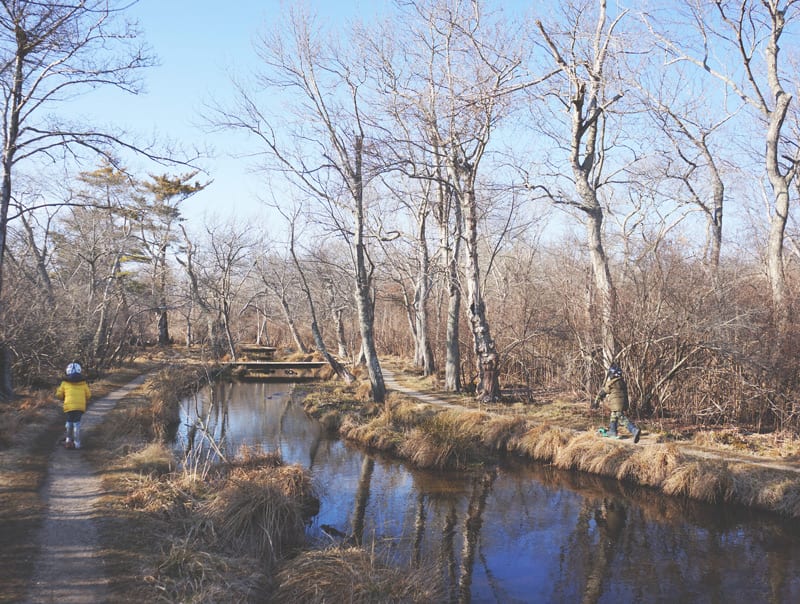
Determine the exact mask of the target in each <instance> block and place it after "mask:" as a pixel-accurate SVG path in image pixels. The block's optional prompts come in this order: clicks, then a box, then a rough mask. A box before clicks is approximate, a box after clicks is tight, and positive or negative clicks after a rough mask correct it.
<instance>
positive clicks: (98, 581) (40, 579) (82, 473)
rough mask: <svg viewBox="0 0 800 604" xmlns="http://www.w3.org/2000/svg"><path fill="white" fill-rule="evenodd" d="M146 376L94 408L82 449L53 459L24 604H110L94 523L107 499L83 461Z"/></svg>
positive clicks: (58, 452) (86, 419)
mask: <svg viewBox="0 0 800 604" xmlns="http://www.w3.org/2000/svg"><path fill="white" fill-rule="evenodd" d="M145 377H146V376H144V375H142V376H139V377H137V378H136V379H134V380H133V381H131V382H129V383H128V384H126V385H125V386H123V387H122V388H120V389H118V390H116V391H114V392H112V393H111V394H109V395H108V396H105V397H103V398H100V399H98V400H96V401H94V402H93V403H91V404H90V406H89V409H88V411H87V412H86V413H85V414H84V416H83V419H82V421H81V437H82V438H81V441H82V442H83V444H84V449H81V450H67V449H65V448H64V447H63V446H62V445H61V444H59V445H58V446H56V447H55V448H54V450H53V453H52V455H51V457H50V462H49V465H48V471H47V480H46V481H45V484H44V487H43V490H42V498H43V500H44V502H45V505H46V512H45V514H46V515H45V519H44V522H43V523H42V526H41V528H40V529H39V532H38V534H37V536H36V540H37V551H38V552H39V557H38V559H37V560H36V562H35V566H34V571H33V578H32V580H31V584H30V587H29V589H28V596H27V598H26V599H25V602H29V603H37V604H38V603H51V602H54V603H59V604H64V603H67V604H73V603H74V604H86V603H88V602H93V603H94V602H108V601H109V594H108V577H107V576H106V572H105V565H104V560H103V558H102V555H101V554H102V552H101V551H100V546H99V537H98V529H97V521H96V519H97V518H98V517H99V515H100V514H101V513H102V512H100V511H98V509H97V507H98V503H99V501H100V497H101V496H102V495H103V494H104V493H103V488H102V484H101V481H100V478H99V477H98V476H97V475H95V473H94V469H93V468H92V465H91V464H90V463H89V462H88V461H87V459H86V458H85V456H84V451H85V448H86V447H89V448H91V447H92V437H93V432H94V430H95V429H96V426H97V425H99V424H100V423H101V422H102V420H103V418H104V417H105V415H106V414H107V413H108V412H109V411H110V410H111V409H113V408H114V407H115V406H116V404H117V402H118V401H119V400H120V399H122V398H124V397H125V396H126V395H127V394H129V393H130V392H131V391H132V390H134V389H135V388H137V387H138V386H140V385H141V384H142V383H143V382H144V380H145Z"/></svg>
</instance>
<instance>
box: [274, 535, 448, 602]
mask: <svg viewBox="0 0 800 604" xmlns="http://www.w3.org/2000/svg"><path fill="white" fill-rule="evenodd" d="M276 584H277V588H276V590H275V591H274V593H273V594H272V598H271V599H270V601H272V602H275V603H276V604H282V603H286V604H300V603H302V604H323V603H325V602H347V603H349V604H371V603H373V602H386V603H392V602H397V603H400V602H403V603H415V602H419V603H421V604H422V603H425V604H427V603H429V602H442V601H445V598H444V596H445V594H444V593H443V591H442V589H441V587H440V586H439V585H440V582H439V581H437V579H436V576H435V574H434V569H433V568H432V567H431V566H421V567H420V568H418V569H408V568H395V567H393V566H392V565H391V564H389V563H387V562H386V561H385V560H382V559H380V558H379V557H378V556H377V555H376V554H375V553H373V552H368V551H365V550H364V549H360V548H346V549H328V550H322V551H310V552H304V553H303V554H301V555H299V556H297V557H296V558H294V559H292V560H290V561H288V562H286V563H284V564H283V565H282V567H281V568H280V570H279V572H278V573H277V575H276Z"/></svg>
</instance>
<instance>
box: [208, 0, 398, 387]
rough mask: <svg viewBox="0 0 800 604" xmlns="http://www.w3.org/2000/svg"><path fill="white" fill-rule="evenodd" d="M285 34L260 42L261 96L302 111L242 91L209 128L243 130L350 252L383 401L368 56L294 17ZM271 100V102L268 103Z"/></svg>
mask: <svg viewBox="0 0 800 604" xmlns="http://www.w3.org/2000/svg"><path fill="white" fill-rule="evenodd" d="M284 25H285V29H283V30H282V31H276V32H273V33H272V34H267V35H264V36H262V37H261V39H260V40H259V44H258V48H257V52H258V55H259V58H260V59H261V62H262V66H263V71H262V73H260V74H259V76H258V78H257V83H258V85H259V87H261V88H262V89H268V90H273V91H275V90H277V91H280V93H281V94H284V95H285V96H284V97H283V98H284V99H286V100H287V101H290V102H292V103H293V106H294V108H295V110H296V111H297V115H296V119H295V120H294V121H291V120H288V119H287V115H286V114H285V113H281V114H280V115H271V114H270V113H269V104H267V103H261V102H259V99H258V98H257V97H256V96H255V95H254V93H253V92H252V91H250V90H247V89H246V88H245V87H244V86H241V85H237V92H238V98H239V106H238V107H237V108H235V109H233V110H228V109H223V108H217V109H216V116H215V117H213V118H212V121H213V122H214V123H215V124H216V125H217V126H219V127H226V128H232V129H240V130H243V131H245V132H247V133H249V134H251V135H252V136H254V137H255V138H256V140H257V141H258V142H259V143H260V144H262V145H263V146H264V156H265V158H266V160H267V163H268V164H269V166H268V169H270V170H274V171H276V172H279V173H282V174H284V175H285V176H287V177H288V178H289V179H290V181H291V182H292V183H293V184H294V185H295V186H297V187H298V188H299V190H300V191H302V193H303V194H304V195H307V196H310V197H312V198H313V199H314V200H315V201H316V205H315V206H314V208H313V211H314V212H315V214H316V215H317V216H319V217H320V218H321V220H323V222H324V223H325V224H327V225H328V226H329V228H331V229H333V230H334V231H335V232H337V233H338V235H339V236H340V237H342V238H343V239H344V240H345V241H347V243H348V244H349V246H350V249H351V253H352V260H353V280H354V292H355V300H356V308H357V312H358V322H359V329H360V332H361V343H362V350H363V351H364V355H365V358H366V364H367V372H368V374H369V379H370V384H371V387H372V397H373V399H374V400H375V401H376V402H383V400H384V398H385V396H386V385H385V383H384V380H383V374H382V372H381V368H380V362H379V360H378V355H377V349H376V345H375V336H374V308H373V295H372V288H373V270H374V267H373V266H372V263H371V259H370V256H369V246H368V237H369V233H368V232H367V231H366V227H367V221H368V215H369V199H368V196H367V187H368V186H369V184H370V182H371V180H372V178H373V176H374V175H375V174H374V173H373V172H372V171H371V170H370V167H371V165H370V163H369V159H370V157H371V153H372V150H371V146H370V145H371V144H370V141H369V139H368V133H367V130H368V128H369V119H368V117H367V116H366V115H365V114H364V108H365V106H364V105H365V101H364V98H363V96H364V93H365V89H366V86H365V84H364V82H365V80H366V79H367V78H368V75H369V74H368V71H367V70H365V69H364V66H363V57H360V56H359V55H358V54H357V53H355V51H356V50H357V49H358V45H357V44H353V45H352V46H351V49H352V50H353V51H354V52H353V53H351V54H350V55H348V54H347V53H346V52H345V51H344V50H343V48H342V46H340V45H338V44H336V43H334V42H332V41H331V42H328V43H325V42H324V41H323V38H322V34H321V33H320V32H318V31H317V30H316V29H315V23H314V20H313V19H312V18H311V17H309V16H308V15H305V14H302V13H300V12H296V11H293V12H292V13H291V18H290V20H289V22H288V23H285V24H284ZM270 101H272V99H270Z"/></svg>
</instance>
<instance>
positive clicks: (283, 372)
mask: <svg viewBox="0 0 800 604" xmlns="http://www.w3.org/2000/svg"><path fill="white" fill-rule="evenodd" d="M325 365H327V363H325V362H324V361H229V362H227V363H223V366H224V367H226V368H228V369H230V371H231V372H232V373H234V374H235V375H237V376H238V377H241V378H243V379H251V380H282V381H289V380H293V381H300V380H310V379H315V378H316V376H315V375H314V374H313V371H314V370H315V369H320V368H321V367H324V366H325Z"/></svg>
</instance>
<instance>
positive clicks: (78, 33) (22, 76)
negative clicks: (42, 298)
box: [0, 0, 151, 400]
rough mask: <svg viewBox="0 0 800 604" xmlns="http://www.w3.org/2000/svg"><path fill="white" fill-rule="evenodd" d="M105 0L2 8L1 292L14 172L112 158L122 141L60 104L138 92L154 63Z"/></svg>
mask: <svg viewBox="0 0 800 604" xmlns="http://www.w3.org/2000/svg"><path fill="white" fill-rule="evenodd" d="M121 10H122V9H118V8H114V5H113V4H112V3H109V2H108V1H107V0H88V1H86V0H66V1H64V2H58V3H53V2H41V1H39V0H15V1H13V2H3V3H2V4H0V88H1V89H2V102H3V107H2V116H3V118H2V126H3V128H2V136H3V140H2V149H3V151H2V159H1V160H0V161H1V162H2V184H0V294H1V293H2V284H3V272H2V269H3V264H2V260H3V252H4V250H5V247H6V233H7V228H8V220H9V206H10V204H11V200H12V197H13V195H14V187H13V176H14V174H15V170H16V168H17V167H18V166H19V165H20V164H21V163H22V162H24V161H26V160H32V159H33V158H35V157H37V156H49V157H52V156H53V155H55V154H56V153H57V152H58V151H59V150H61V151H66V152H70V153H79V149H80V148H84V149H86V150H88V151H90V152H92V153H97V152H99V153H103V154H108V153H109V149H110V148H111V147H113V146H116V145H119V144H122V141H121V140H119V139H118V138H116V137H115V136H113V135H110V134H107V133H103V132H99V131H96V130H93V129H91V128H81V127H75V126H70V125H68V124H66V123H64V122H59V121H57V120H56V119H54V116H53V115H52V112H51V109H52V108H53V107H55V106H56V105H57V103H58V102H59V101H63V100H65V99H68V98H72V97H74V96H75V95H77V94H80V93H82V92H87V91H88V90H90V89H92V88H97V87H98V86H104V85H108V86H115V87H118V88H120V89H122V90H126V91H135V90H136V89H137V82H136V79H135V76H136V74H137V72H138V70H139V69H141V68H142V67H146V66H148V65H149V64H150V63H151V60H150V59H149V58H148V57H147V55H146V54H145V53H144V52H143V50H142V48H141V47H140V46H139V45H138V44H137V43H136V35H137V32H136V30H135V28H133V27H132V26H131V25H130V24H127V23H123V24H121V26H120V27H116V26H115V19H114V17H115V16H116V14H117V13H119V12H120V11H121ZM0 340H1V342H0V399H2V400H7V399H9V398H10V397H11V396H12V395H13V385H12V380H11V364H10V360H11V359H10V353H9V347H8V345H9V343H8V342H7V341H5V337H4V336H2V337H0Z"/></svg>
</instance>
